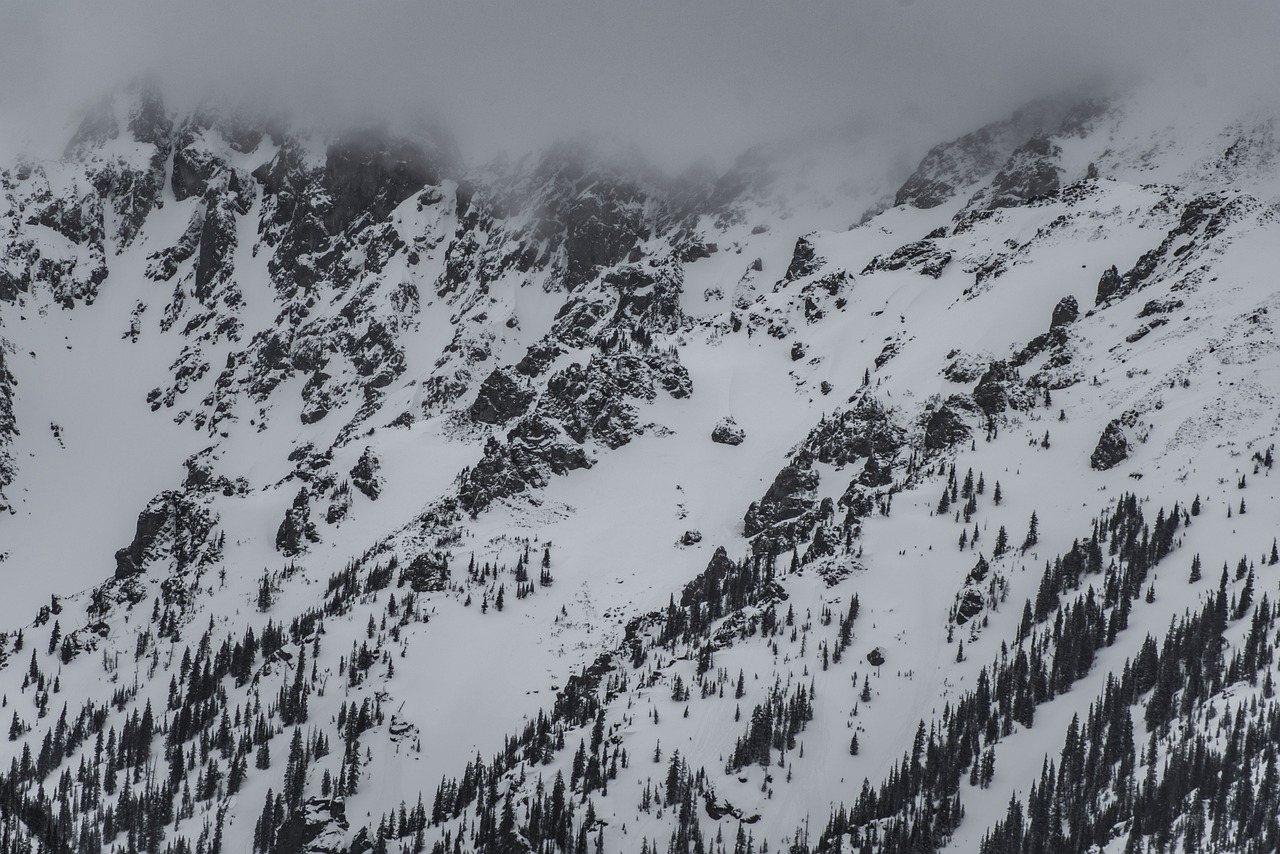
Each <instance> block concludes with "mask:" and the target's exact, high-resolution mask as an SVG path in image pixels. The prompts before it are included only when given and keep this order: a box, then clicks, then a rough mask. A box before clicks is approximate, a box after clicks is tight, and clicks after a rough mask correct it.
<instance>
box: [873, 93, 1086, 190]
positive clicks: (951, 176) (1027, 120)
mask: <svg viewBox="0 0 1280 854" xmlns="http://www.w3.org/2000/svg"><path fill="white" fill-rule="evenodd" d="M1073 106H1074V105H1072V104H1070V103H1066V102H1063V101H1052V100H1046V101H1038V102H1036V103H1033V104H1031V105H1028V106H1027V107H1024V108H1023V109H1021V110H1018V111H1017V112H1015V113H1014V114H1013V116H1012V117H1011V118H1009V119H1008V120H1006V121H1002V122H995V123H993V124H989V125H987V126H986V127H983V128H981V129H979V130H976V131H974V132H973V133H968V134H965V135H964V136H962V137H960V138H958V139H956V140H953V141H951V142H946V143H942V144H940V145H936V146H934V147H933V148H932V149H930V150H929V153H928V154H926V155H925V157H924V160H922V161H921V162H920V165H919V166H918V167H916V171H915V172H913V173H912V174H911V176H910V177H909V178H907V180H906V182H905V183H904V184H903V185H902V186H901V187H900V188H899V189H898V192H897V195H896V196H895V198H894V204H895V205H910V206H911V207H916V208H934V207H937V206H938V205H941V204H943V203H944V202H946V201H948V200H949V199H951V198H952V197H953V196H954V195H955V194H956V193H957V192H959V191H960V190H962V189H963V188H965V187H967V186H970V185H972V184H974V183H976V182H977V181H979V180H981V179H982V178H983V177H985V176H986V175H989V174H991V173H992V172H994V171H996V170H997V169H999V168H1000V167H1001V165H1002V164H1005V165H1008V161H1009V159H1010V156H1011V155H1013V154H1014V152H1015V151H1016V150H1017V149H1018V148H1019V147H1020V146H1023V145H1024V144H1028V141H1029V140H1031V139H1032V138H1033V137H1034V136H1035V135H1037V134H1045V133H1048V132H1051V131H1053V130H1056V129H1058V128H1059V127H1060V126H1061V125H1062V124H1063V122H1064V119H1065V117H1067V116H1070V115H1073V114H1074V113H1073ZM1074 112H1078V110H1077V111H1074ZM1015 183H1016V182H1015Z"/></svg>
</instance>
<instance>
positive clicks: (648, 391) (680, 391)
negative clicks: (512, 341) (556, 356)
mask: <svg viewBox="0 0 1280 854" xmlns="http://www.w3.org/2000/svg"><path fill="white" fill-rule="evenodd" d="M658 389H662V390H663V391H665V392H666V393H667V394H669V395H671V396H672V397H674V398H677V399H680V398H684V397H688V396H689V394H690V393H691V392H692V384H691V381H690V379H689V372H688V371H687V370H686V369H685V367H684V366H683V365H681V364H680V362H679V360H678V359H677V358H675V356H674V355H672V354H669V353H658V352H654V353H649V354H647V355H643V356H641V355H637V354H634V353H618V354H615V355H611V356H606V355H604V354H601V353H596V354H593V355H592V357H591V359H590V360H589V361H588V363H587V364H586V365H585V366H583V365H581V364H579V363H577V362H575V363H573V364H571V365H569V366H568V367H566V368H564V369H562V370H560V371H557V372H556V373H555V374H554V375H552V377H551V378H550V379H549V380H548V381H547V387H546V391H545V392H544V394H543V396H542V398H541V399H540V400H539V401H538V405H537V408H536V412H537V414H538V416H540V417H542V418H544V419H551V420H554V421H556V422H558V423H559V424H560V425H561V426H562V427H563V429H564V431H565V432H566V433H567V434H568V435H569V436H570V437H571V438H572V439H573V440H574V441H575V442H579V443H582V442H585V441H586V440H587V439H588V438H592V439H595V440H596V441H598V442H600V443H601V444H604V445H605V446H607V447H609V448H618V447H621V446H622V445H625V444H626V443H628V442H630V441H631V439H632V438H633V437H635V436H636V435H639V433H640V432H642V431H643V426H642V425H641V423H640V421H639V413H638V411H637V409H636V407H635V404H634V403H633V401H649V400H653V399H654V397H656V396H657V392H658Z"/></svg>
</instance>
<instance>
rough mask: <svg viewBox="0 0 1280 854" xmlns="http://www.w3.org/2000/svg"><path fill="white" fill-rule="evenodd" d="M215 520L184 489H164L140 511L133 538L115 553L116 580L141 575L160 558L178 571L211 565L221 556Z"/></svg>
mask: <svg viewBox="0 0 1280 854" xmlns="http://www.w3.org/2000/svg"><path fill="white" fill-rule="evenodd" d="M216 522H217V520H216V519H214V518H213V517H212V516H211V515H210V513H209V509H208V508H207V507H206V506H205V505H204V504H202V503H198V502H196V501H193V500H192V499H191V498H190V497H189V496H188V495H187V494H186V493H185V492H180V491H177V490H170V491H167V492H162V493H161V494H159V495H157V496H156V497H155V498H153V499H151V501H150V502H148V504H147V506H146V508H144V509H143V511H142V512H141V513H139V514H138V525H137V528H136V530H135V532H134V535H133V541H132V542H131V543H129V545H127V546H125V547H124V548H122V549H120V550H119V551H117V552H116V571H115V577H116V579H117V580H124V579H126V578H130V577H132V576H134V575H138V574H139V573H142V572H145V571H146V570H147V568H148V567H149V566H150V565H152V564H154V563H156V562H158V561H168V562H169V563H170V568H171V570H172V571H173V572H174V573H177V574H182V573H184V572H186V571H187V570H188V569H200V568H203V567H206V566H210V565H212V564H213V563H214V562H216V561H217V560H219V559H220V553H219V550H218V548H217V543H216V540H215V538H214V536H213V534H214V528H215V525H216Z"/></svg>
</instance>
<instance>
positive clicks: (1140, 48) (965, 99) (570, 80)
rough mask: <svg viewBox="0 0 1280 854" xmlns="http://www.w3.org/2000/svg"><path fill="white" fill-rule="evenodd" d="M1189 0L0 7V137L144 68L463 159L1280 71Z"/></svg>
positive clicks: (965, 119)
mask: <svg viewBox="0 0 1280 854" xmlns="http://www.w3.org/2000/svg"><path fill="white" fill-rule="evenodd" d="M1276 5H1277V4H1274V3H1272V2H1257V3H1246V2H1226V3H1213V4H1207V3H1203V2H1188V0H1163V2H1154V0H1150V1H1148V0H1142V2H1119V1H1118V0H1117V1H1116V2H1100V0H1070V2H1056V1H1055V0H1016V2H1015V0H849V2H844V3H798V2H794V3H793V2H768V3H765V2H751V1H750V0H743V2H727V0H701V1H700V2H688V0H685V2H676V1H675V0H646V2H628V3H623V2H590V3H588V2H537V3H535V2H519V3H495V2H488V0H480V2H470V3H447V4H439V3H429V4H410V3H383V4H372V3H299V2H287V3H271V4H263V3H258V2H253V3H250V2H244V0H231V2H205V3H200V4H188V3H182V4H172V3H156V2H132V3H130V2H126V3H117V4H97V3H94V4H83V5H70V6H67V5H62V4H45V5H39V6H37V5H27V6H13V5H11V6H8V7H6V8H5V9H4V11H3V12H0V81H2V82H0V153H2V154H7V153H11V152H13V151H16V150H17V149H19V148H23V147H30V148H34V149H37V150H41V151H43V152H45V153H47V152H48V151H56V150H57V148H58V147H59V146H60V144H61V142H62V141H64V140H65V138H66V135H67V134H68V133H69V123H70V122H71V120H72V116H73V113H74V112H75V111H76V109H77V108H78V107H81V106H83V105H84V104H85V103H87V102H88V101H90V100H92V98H93V97H95V96H96V95H98V94H100V93H101V92H103V91H105V90H107V89H109V88H111V87H113V86H117V85H120V84H122V83H123V82H124V81H126V80H128V79H129V78H130V77H132V76H134V75H136V74H138V73H140V72H144V71H153V72H156V73H158V74H159V75H160V76H161V78H162V79H163V80H164V81H165V83H166V85H167V86H168V88H169V89H170V90H171V91H172V92H174V93H175V96H176V97H178V98H179V99H184V98H185V99H188V100H195V99H197V98H199V97H202V96H204V95H207V94H209V93H217V94H219V95H220V96H222V97H227V98H230V99H232V100H241V99H243V100H256V99H261V100H263V101H264V102H267V103H271V104H275V105H280V104H286V105H288V106H289V107H290V108H291V109H293V110H294V111H295V112H296V113H298V114H307V113H311V114H314V115H315V116H317V117H318V118H319V119H320V120H324V121H330V120H334V121H336V120H345V119H348V118H350V119H353V120H354V118H355V117H359V118H363V119H367V118H370V117H375V116H380V115H382V116H394V115H401V114H405V113H410V112H412V113H417V112H428V113H431V114H434V115H437V116H439V117H440V118H441V119H442V120H443V122H444V123H445V124H446V125H447V126H449V127H450V128H451V129H452V130H453V132H454V134H455V135H456V136H457V137H458V139H459V142H460V144H461V146H462V148H463V151H464V152H465V153H466V154H467V156H468V157H469V159H472V160H473V161H474V160H483V159H486V158H487V157H489V156H491V155H492V154H494V153H496V152H498V151H501V150H508V151H511V152H512V153H515V154H519V153H522V152H523V151H526V150H529V149H531V148H536V147H539V146H541V145H545V144H546V143H547V142H549V141H550V140H553V139H556V138H560V137H564V136H569V135H572V134H574V133H577V132H578V131H580V130H594V131H604V132H609V133H613V134H617V135H619V136H621V137H623V138H626V139H630V140H633V141H635V142H636V143H637V145H639V147H640V148H641V149H642V150H645V151H648V152H650V153H651V154H652V155H653V156H654V157H655V158H657V159H658V160H659V162H661V163H663V164H664V165H668V166H670V167H678V166H679V165H681V164H684V163H687V162H689V161H691V160H692V159H693V158H695V157H699V156H703V155H713V156H718V157H722V158H723V157H725V156H726V155H727V154H730V153H733V152H737V151H739V150H741V149H742V148H743V147H745V146H746V145H749V144H751V143H753V142H756V141H760V140H766V139H770V138H777V137H781V136H785V135H787V134H789V133H797V132H800V131H802V130H803V129H804V128H807V127H810V126H815V125H840V124H846V123H848V122H850V121H854V120H856V121H860V122H863V123H865V124H867V125H869V126H881V127H885V128H893V129H895V130H894V132H898V133H901V132H903V129H904V128H909V129H910V133H911V139H910V140H907V141H905V142H904V145H906V146H908V147H909V148H911V149H912V150H913V151H914V150H915V149H917V148H918V149H919V150H921V151H922V150H923V149H924V148H927V146H928V144H929V143H931V142H933V141H937V140H938V139H941V138H945V137H947V136H954V135H955V134H957V133H961V132H963V131H965V130H968V129H971V128H973V127H975V126H977V125H979V124H981V123H983V122H985V121H988V120H990V119H992V118H995V117H997V116H999V115H1002V114H1004V113H1006V112H1008V111H1009V110H1010V109H1012V108H1013V107H1015V106H1016V105H1017V104H1018V103H1019V102H1021V101H1024V100H1027V99H1029V98H1031V97H1034V96H1036V95H1039V94H1043V93H1045V92H1049V91H1052V90H1055V89H1061V88H1065V87H1067V86H1069V85H1072V84H1074V83H1075V82H1077V81H1078V80H1080V79H1083V78H1085V77H1088V76H1091V75H1093V76H1096V75H1111V76H1125V75H1128V76H1134V75H1142V76H1145V77H1147V78H1155V79H1163V80H1166V81H1167V82H1168V83H1169V85H1170V88H1171V91H1174V92H1183V91H1185V93H1186V95H1187V97H1188V98H1189V99H1191V98H1194V97H1197V94H1196V93H1197V92H1200V93H1203V92H1208V91H1233V92H1239V91H1242V90H1246V89H1248V90H1256V91H1257V92H1258V93H1265V92H1267V91H1275V89H1276V88H1277V87H1276V83H1277V81H1278V80H1280V60H1278V59H1277V57H1276V54H1275V51H1274V48H1273V45H1274V44H1275V43H1276V39H1277V37H1280V26H1277V24H1278V22H1280V10H1277V9H1276V8H1275V7H1276Z"/></svg>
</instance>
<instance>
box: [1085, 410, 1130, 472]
mask: <svg viewBox="0 0 1280 854" xmlns="http://www.w3.org/2000/svg"><path fill="white" fill-rule="evenodd" d="M1130 452H1131V448H1130V446H1129V438H1128V436H1126V435H1125V432H1124V427H1123V426H1122V425H1121V423H1120V421H1119V419H1113V420H1112V421H1111V422H1110V423H1108V424H1107V426H1106V428H1105V429H1103V431H1102V435H1101V436H1099V437H1098V444H1097V445H1096V446H1095V447H1094V449H1093V453H1092V454H1091V455H1090V456H1089V465H1090V466H1091V467H1092V468H1094V469H1096V470H1097V471H1106V470H1107V469H1110V468H1114V467H1115V466H1118V465H1120V463H1122V462H1124V461H1125V460H1127V459H1128V458H1129V454H1130Z"/></svg>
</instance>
